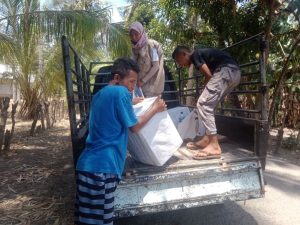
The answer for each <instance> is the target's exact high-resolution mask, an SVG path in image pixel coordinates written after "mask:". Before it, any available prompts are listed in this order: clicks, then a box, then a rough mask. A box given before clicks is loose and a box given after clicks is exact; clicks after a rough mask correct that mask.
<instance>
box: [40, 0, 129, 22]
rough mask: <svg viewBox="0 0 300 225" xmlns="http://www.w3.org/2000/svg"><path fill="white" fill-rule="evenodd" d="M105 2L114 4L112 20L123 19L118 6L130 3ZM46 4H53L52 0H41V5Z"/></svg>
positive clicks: (119, 1)
mask: <svg viewBox="0 0 300 225" xmlns="http://www.w3.org/2000/svg"><path fill="white" fill-rule="evenodd" d="M103 2H106V3H108V4H109V5H111V6H112V18H111V19H112V22H113V23H115V22H120V21H122V20H123V18H122V16H121V15H120V14H119V10H118V7H123V6H126V5H128V3H127V1H126V0H104V1H103ZM44 4H48V5H49V4H50V5H51V0H50V1H49V0H41V5H44Z"/></svg>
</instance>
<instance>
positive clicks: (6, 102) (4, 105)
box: [0, 97, 10, 151]
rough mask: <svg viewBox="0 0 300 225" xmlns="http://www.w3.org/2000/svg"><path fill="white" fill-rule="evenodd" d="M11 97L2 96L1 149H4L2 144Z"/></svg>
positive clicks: (0, 104)
mask: <svg viewBox="0 0 300 225" xmlns="http://www.w3.org/2000/svg"><path fill="white" fill-rule="evenodd" d="M9 101H10V99H9V98H7V97H4V98H0V113H1V114H0V151H1V150H2V145H3V142H4V136H5V126H6V121H7V117H8V113H7V109H8V107H9Z"/></svg>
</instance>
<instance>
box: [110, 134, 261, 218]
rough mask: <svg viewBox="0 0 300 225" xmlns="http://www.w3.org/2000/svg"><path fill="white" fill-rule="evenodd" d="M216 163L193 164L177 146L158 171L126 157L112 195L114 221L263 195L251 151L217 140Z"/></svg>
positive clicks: (200, 161)
mask: <svg viewBox="0 0 300 225" xmlns="http://www.w3.org/2000/svg"><path fill="white" fill-rule="evenodd" d="M221 147H222V149H223V153H222V156H221V158H220V159H210V160H194V159H192V157H191V156H192V153H191V151H190V150H187V149H186V147H185V146H184V145H183V146H182V147H181V148H180V149H178V151H177V152H175V154H174V156H173V157H172V158H171V159H170V160H169V161H168V162H167V163H166V164H165V165H164V166H162V167H155V166H149V165H145V164H142V163H139V162H137V161H135V160H134V159H132V158H131V157H130V156H128V157H127V162H126V169H125V172H124V177H123V180H122V181H121V182H120V184H119V186H118V188H117V190H116V198H115V199H116V200H115V201H116V202H115V216H116V217H127V216H134V215H141V214H146V213H153V212H160V211H168V210H174V209H180V208H190V207H196V206H202V205H209V204H218V203H222V202H224V201H225V200H234V201H238V200H247V199H252V198H260V197H262V196H264V183H263V179H262V169H261V165H260V161H259V159H258V157H257V156H255V155H254V154H253V152H251V151H248V150H247V149H245V148H242V147H241V146H240V145H237V144H236V143H234V142H232V141H229V140H227V139H226V140H225V141H224V140H223V141H222V143H221Z"/></svg>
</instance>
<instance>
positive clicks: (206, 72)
mask: <svg viewBox="0 0 300 225" xmlns="http://www.w3.org/2000/svg"><path fill="white" fill-rule="evenodd" d="M198 69H199V71H200V72H201V73H202V74H203V75H204V78H205V80H204V86H206V84H207V83H208V81H209V80H210V78H211V77H212V74H211V72H210V69H209V68H208V66H207V64H206V63H204V64H202V65H200V66H199V68H198Z"/></svg>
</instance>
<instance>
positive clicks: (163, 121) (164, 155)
mask: <svg viewBox="0 0 300 225" xmlns="http://www.w3.org/2000/svg"><path fill="white" fill-rule="evenodd" d="M155 99H156V97H154V98H146V99H144V101H143V102H141V103H139V104H136V105H134V106H133V108H134V112H135V114H136V115H137V116H141V115H142V114H144V113H145V111H146V110H147V109H149V107H151V104H152V103H153V102H154V101H155ZM181 144H182V139H181V137H180V135H179V133H178V131H177V129H176V127H175V126H174V124H173V122H172V119H171V117H170V116H169V114H168V112H167V111H164V112H159V113H156V114H155V115H154V116H153V117H152V118H151V119H150V120H149V121H148V123H147V124H146V125H145V126H144V127H143V128H142V129H141V130H140V131H139V132H137V133H132V132H129V135H128V151H129V153H130V154H131V156H132V157H133V158H134V159H136V160H137V161H140V162H142V163H145V164H149V165H153V166H162V165H164V164H165V163H166V162H167V161H168V160H169V159H170V158H171V157H172V155H173V153H174V152H175V151H176V150H177V149H178V148H179V147H180V146H181Z"/></svg>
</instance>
